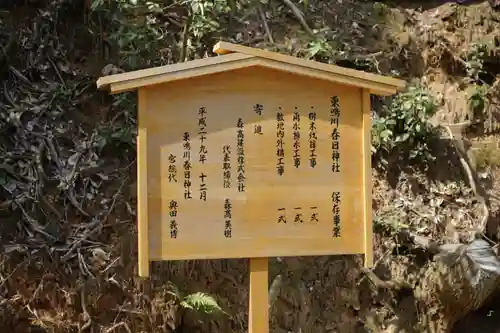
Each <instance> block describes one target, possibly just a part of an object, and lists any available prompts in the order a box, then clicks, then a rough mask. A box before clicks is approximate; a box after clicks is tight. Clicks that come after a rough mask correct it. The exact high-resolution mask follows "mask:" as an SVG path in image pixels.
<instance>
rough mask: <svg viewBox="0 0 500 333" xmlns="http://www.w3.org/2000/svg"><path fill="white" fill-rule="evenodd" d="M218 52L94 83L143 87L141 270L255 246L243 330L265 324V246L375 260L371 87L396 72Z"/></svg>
mask: <svg viewBox="0 0 500 333" xmlns="http://www.w3.org/2000/svg"><path fill="white" fill-rule="evenodd" d="M215 51H216V52H217V53H219V54H226V55H223V56H219V57H214V58H207V59H201V60H195V61H191V62H187V63H183V64H177V65H170V66H164V67H160V68H153V69H148V70H142V71H137V72H132V73H125V74H118V75H113V76H108V77H104V78H101V79H99V81H98V85H99V86H100V87H107V88H109V89H110V90H111V91H112V92H120V91H126V90H132V89H138V91H139V110H138V117H139V130H138V147H137V149H138V200H139V203H138V205H139V207H138V211H139V215H138V231H139V275H141V276H147V275H149V263H150V262H151V261H159V260H189V259H216V258H251V260H250V274H251V281H250V284H251V285H250V294H251V295H250V296H251V297H250V313H251V314H250V332H259V333H261V332H267V331H268V317H267V316H268V314H267V283H268V274H267V258H268V257H274V256H307V255H334V254H364V255H365V262H366V265H367V266H370V265H371V264H372V260H373V259H372V257H373V254H372V252H373V251H372V212H371V190H372V188H371V165H370V164H371V163H370V161H371V143H370V130H371V122H370V93H378V94H384V95H388V94H392V93H394V92H395V91H396V90H397V89H399V88H402V87H403V86H404V82H402V81H399V80H396V79H393V78H387V77H382V76H378V75H374V74H368V73H364V72H359V71H355V70H350V69H345V68H340V67H337V66H331V65H326V64H320V63H316V62H312V61H306V60H302V59H298V58H294V57H290V56H284V55H280V54H276V53H271V52H266V51H262V50H257V49H252V48H248V47H244V46H239V45H234V44H229V43H224V42H220V43H219V44H217V45H216V47H215ZM229 53H232V54H229Z"/></svg>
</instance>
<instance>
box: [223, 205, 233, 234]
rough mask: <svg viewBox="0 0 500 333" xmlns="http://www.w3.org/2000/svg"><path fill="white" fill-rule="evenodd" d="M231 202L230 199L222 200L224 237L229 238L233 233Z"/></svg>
mask: <svg viewBox="0 0 500 333" xmlns="http://www.w3.org/2000/svg"><path fill="white" fill-rule="evenodd" d="M231 218H232V204H231V200H229V199H226V200H224V237H226V238H231V237H232V236H233V235H232V233H233V226H232V224H231Z"/></svg>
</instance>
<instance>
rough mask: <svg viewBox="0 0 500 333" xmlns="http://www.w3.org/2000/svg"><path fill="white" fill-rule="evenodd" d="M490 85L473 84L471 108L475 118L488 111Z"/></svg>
mask: <svg viewBox="0 0 500 333" xmlns="http://www.w3.org/2000/svg"><path fill="white" fill-rule="evenodd" d="M488 92H489V87H488V86H487V85H473V86H472V87H471V90H470V92H469V96H468V102H469V109H470V111H471V112H472V115H473V116H474V118H475V119H479V118H482V117H483V116H484V115H485V113H486V104H487V101H488Z"/></svg>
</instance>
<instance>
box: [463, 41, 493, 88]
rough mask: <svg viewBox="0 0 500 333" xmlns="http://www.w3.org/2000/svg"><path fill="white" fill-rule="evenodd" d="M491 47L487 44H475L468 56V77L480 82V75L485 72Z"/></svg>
mask: <svg viewBox="0 0 500 333" xmlns="http://www.w3.org/2000/svg"><path fill="white" fill-rule="evenodd" d="M488 50H489V47H488V45H487V44H485V43H473V44H472V45H471V48H470V49H469V52H468V54H467V60H466V62H465V64H466V66H465V67H466V71H467V76H468V77H470V78H471V79H474V80H476V81H477V80H479V75H480V74H482V73H483V72H484V70H483V67H484V58H485V57H486V56H487V55H488Z"/></svg>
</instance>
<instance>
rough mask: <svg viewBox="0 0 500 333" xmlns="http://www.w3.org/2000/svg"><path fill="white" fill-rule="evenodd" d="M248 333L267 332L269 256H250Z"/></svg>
mask: <svg viewBox="0 0 500 333" xmlns="http://www.w3.org/2000/svg"><path fill="white" fill-rule="evenodd" d="M249 261H250V264H249V266H250V288H249V290H250V295H249V302H248V310H249V313H248V333H268V332H269V291H268V283H269V282H268V277H269V274H268V273H269V258H266V257H264V258H250V260H249Z"/></svg>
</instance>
